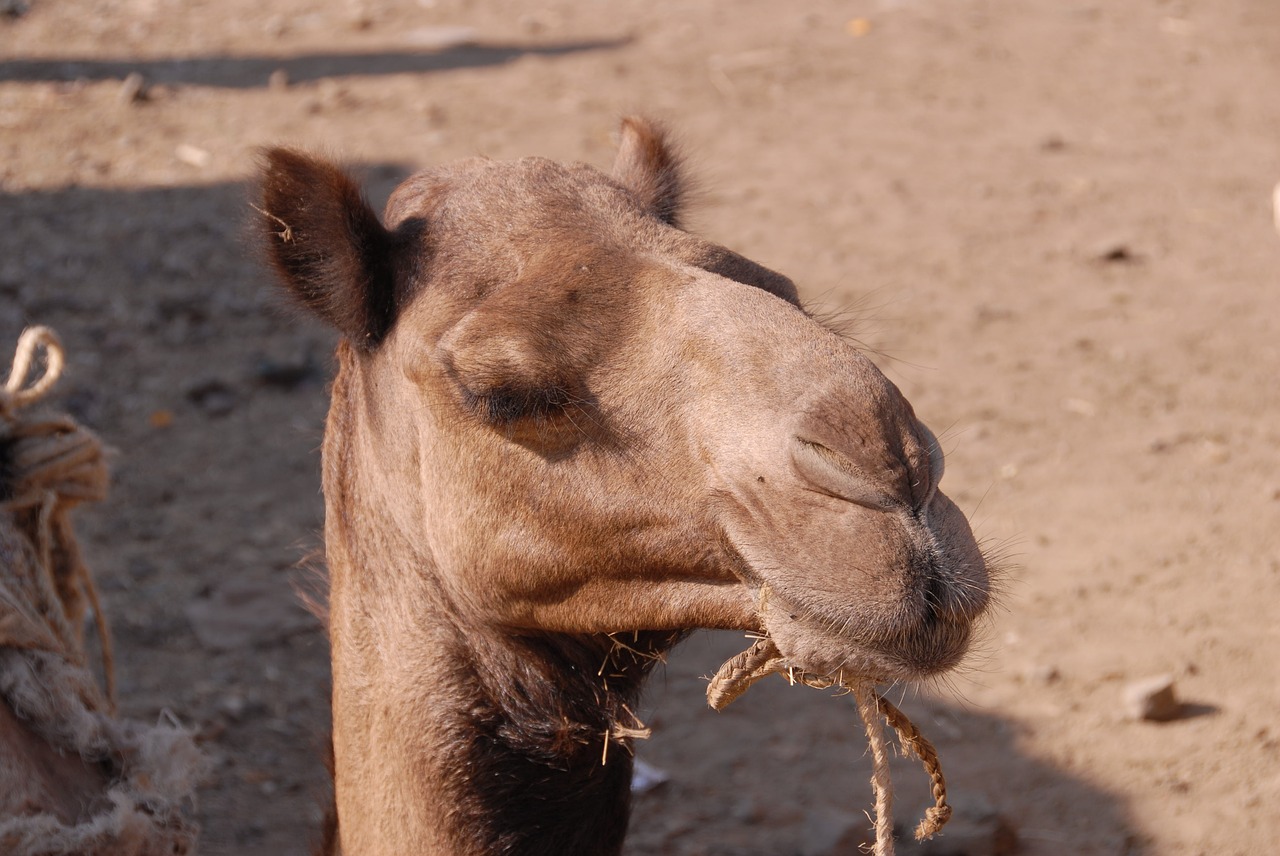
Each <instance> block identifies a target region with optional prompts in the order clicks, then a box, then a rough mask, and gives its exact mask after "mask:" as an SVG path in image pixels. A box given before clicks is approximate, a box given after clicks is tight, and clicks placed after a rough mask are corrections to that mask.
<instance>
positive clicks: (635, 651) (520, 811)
mask: <svg viewBox="0 0 1280 856" xmlns="http://www.w3.org/2000/svg"><path fill="white" fill-rule="evenodd" d="M674 641H675V639H674V638H673V637H672V636H671V634H637V635H634V636H633V635H632V634H627V639H626V640H625V642H619V641H617V640H614V639H612V638H611V637H607V636H605V637H567V636H541V637H498V638H490V639H482V640H480V641H479V643H478V644H477V642H476V640H475V639H474V638H469V639H468V644H469V645H471V646H472V653H473V659H472V660H471V662H470V663H469V664H468V665H467V666H466V667H463V669H462V670H460V673H459V674H458V675H457V677H458V678H460V679H462V683H461V684H460V685H461V686H463V687H465V688H466V693H465V696H466V697H468V698H467V703H466V707H465V709H461V708H459V709H456V715H457V720H456V721H455V722H454V723H453V727H452V728H449V729H447V730H448V732H449V733H450V735H451V738H452V740H451V742H450V746H449V751H448V753H447V754H446V756H445V757H444V758H443V759H442V760H443V764H442V767H443V769H442V770H441V773H442V775H443V776H444V777H445V780H446V781H454V782H459V783H465V784H463V785H462V786H461V787H459V788H458V789H457V791H456V793H455V795H454V796H455V800H456V805H457V806H458V811H457V812H456V814H455V815H454V816H455V817H457V818H458V820H459V822H460V825H461V827H462V828H461V829H459V830H458V831H459V832H460V833H462V834H463V835H464V836H466V837H467V838H469V839H471V840H474V841H484V842H487V844H486V845H485V846H484V847H482V848H479V850H480V851H481V852H487V853H510V854H566V853H575V854H602V856H603V854H616V853H618V852H620V851H621V847H622V840H623V836H624V835H625V833H626V826H627V819H628V816H629V812H630V782H631V770H632V755H631V753H632V751H633V750H632V746H631V742H632V739H633V738H634V736H636V735H637V734H638V733H641V732H640V730H641V729H642V728H643V726H642V725H641V724H640V722H639V721H638V720H637V719H636V717H635V715H634V713H633V710H634V708H635V706H636V702H637V700H638V697H639V694H640V690H641V685H642V683H643V681H644V678H645V676H646V675H647V674H648V672H649V670H650V668H651V666H652V665H653V662H654V659H655V654H657V653H659V651H660V650H665V648H667V647H670V645H671V644H674ZM466 672H470V674H469V675H467V674H466Z"/></svg>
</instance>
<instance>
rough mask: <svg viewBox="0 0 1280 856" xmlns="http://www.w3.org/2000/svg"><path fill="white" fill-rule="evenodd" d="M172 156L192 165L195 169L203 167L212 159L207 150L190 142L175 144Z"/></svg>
mask: <svg viewBox="0 0 1280 856" xmlns="http://www.w3.org/2000/svg"><path fill="white" fill-rule="evenodd" d="M173 156H174V157H176V158H177V159H178V160H180V161H181V162H182V163H185V164H186V165H187V166H193V167H195V168H196V169H204V168H205V167H207V166H208V165H209V163H210V162H211V161H212V160H213V155H211V154H209V152H208V151H206V150H205V149H202V148H200V147H199V146H193V145H191V144H190V143H179V144H178V145H177V146H175V147H174V149H173Z"/></svg>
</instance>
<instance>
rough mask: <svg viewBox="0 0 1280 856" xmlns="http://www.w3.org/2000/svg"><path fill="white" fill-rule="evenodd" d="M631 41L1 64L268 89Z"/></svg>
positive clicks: (18, 72)
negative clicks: (272, 83)
mask: <svg viewBox="0 0 1280 856" xmlns="http://www.w3.org/2000/svg"><path fill="white" fill-rule="evenodd" d="M628 41H629V40H628V39H599V40H594V41H581V42H565V43H561V44H550V45H482V44H468V45H456V46H452V47H446V48H443V49H440V50H425V49H424V50H418V51H415V50H405V51H382V52H375V53H315V54H304V55H301V56H285V55H281V56H243V57H236V56H210V57H187V58H175V59H152V60H142V59H74V58H65V57H50V58H32V59H15V60H9V61H7V62H0V81H72V80H123V79H124V78H125V77H127V76H128V75H130V74H133V73H135V72H136V73H138V74H141V75H142V76H143V77H144V78H145V79H146V80H147V82H148V83H153V84H154V83H159V84H167V85H173V86H188V85H196V86H219V87H227V88H232V89H251V88H254V87H262V86H266V85H267V83H268V80H269V79H270V77H271V75H272V74H273V73H275V72H277V71H283V72H284V73H285V74H286V75H287V76H288V80H289V82H291V83H307V82H312V81H316V80H322V79H324V78H329V77H349V76H356V75H386V74H427V73H430V72H437V71H453V70H456V69H466V68H480V67H484V66H496V65H505V64H507V63H510V62H514V61H515V60H517V59H520V58H521V57H526V56H540V57H552V58H554V57H562V56H568V55H571V54H576V53H582V52H585V51H600V50H613V49H616V48H619V47H622V46H624V45H626V44H627V43H628Z"/></svg>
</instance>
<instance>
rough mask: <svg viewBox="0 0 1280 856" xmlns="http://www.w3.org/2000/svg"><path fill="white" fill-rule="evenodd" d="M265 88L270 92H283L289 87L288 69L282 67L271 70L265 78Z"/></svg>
mask: <svg viewBox="0 0 1280 856" xmlns="http://www.w3.org/2000/svg"><path fill="white" fill-rule="evenodd" d="M267 88H268V89H270V90H271V91H272V92H283V91H284V90H286V89H288V88H289V71H288V70H287V69H283V68H277V69H276V70H275V71H273V72H271V75H270V76H269V77H268V78H267Z"/></svg>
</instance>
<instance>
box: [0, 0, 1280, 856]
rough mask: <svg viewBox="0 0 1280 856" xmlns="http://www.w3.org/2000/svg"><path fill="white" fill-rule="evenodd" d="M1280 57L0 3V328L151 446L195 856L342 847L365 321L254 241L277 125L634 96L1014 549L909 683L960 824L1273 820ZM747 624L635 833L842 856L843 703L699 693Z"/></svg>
mask: <svg viewBox="0 0 1280 856" xmlns="http://www.w3.org/2000/svg"><path fill="white" fill-rule="evenodd" d="M4 5H5V7H6V8H8V9H15V8H17V7H21V6H22V5H23V4H14V3H7V4H4ZM458 27H464V28H469V31H470V37H471V38H472V39H473V40H474V44H473V45H471V46H467V47H458V46H453V47H450V44H451V41H456V39H457V38H458V35H459V34H458V32H457V31H456V30H454V29H446V28H458ZM132 72H137V73H139V74H140V75H142V78H141V80H140V81H139V80H138V79H137V78H135V79H134V80H133V81H131V82H127V83H126V82H125V80H126V77H127V76H128V75H129V74H130V73H132ZM137 82H141V84H142V87H141V91H140V93H139V94H140V96H141V97H139V98H134V97H131V95H132V94H134V93H135V92H137V91H138V87H137V86H135V83H137ZM1278 85H1280V6H1278V5H1276V4H1275V3H1274V1H1273V0H1220V2H1216V3H1212V4H1210V3H1192V2H1189V0H1163V2H1161V0H1125V2H1121V0H1110V2H1106V0H1097V2H1092V3H1070V4H1067V3H1059V2H1054V0H1024V2H1019V3H998V2H994V0H880V2H872V0H865V2H831V0H815V1H814V2H810V3H806V4H803V6H801V5H800V4H792V5H787V6H784V5H783V4H777V3H772V2H764V0H750V2H748V1H747V0H743V2H728V0H710V2H688V3H681V2H673V0H663V2H653V1H652V0H615V2H608V3H605V2H599V1H598V0H580V2H569V1H568V0H548V2H545V3H540V4H535V5H522V4H517V3H514V2H501V0H477V2H464V0H387V2H347V3H344V2H337V0H335V2H328V3H322V2H303V0H282V2H276V3H261V2H247V0H219V2H201V1H200V0H187V2H177V0H113V1H112V2H107V0H100V1H99V2H90V0H82V2H72V1H71V0H68V2H53V0H35V2H34V3H32V4H30V8H29V10H27V11H26V12H25V14H22V15H20V16H17V17H14V16H12V15H8V16H0V342H13V341H15V340H16V336H17V334H18V332H19V330H20V329H21V327H22V326H23V325H24V324H26V323H32V322H39V323H46V324H51V325H53V326H55V327H56V328H57V329H58V330H60V331H61V333H62V335H63V337H64V338H65V340H66V343H67V345H68V348H69V351H70V354H71V359H72V367H71V370H70V374H69V377H68V378H67V380H66V381H65V382H64V384H63V388H62V391H63V396H62V401H63V403H64V404H65V405H66V406H67V407H69V408H70V409H71V410H72V411H73V412H74V413H75V414H76V415H78V416H79V417H80V418H82V419H83V420H84V421H85V422H87V423H88V424H89V425H91V426H92V427H93V428H95V429H96V430H97V431H99V432H100V433H101V434H102V436H103V437H104V438H106V439H107V440H108V441H109V442H110V443H111V444H112V446H113V447H114V448H115V449H116V454H115V457H114V471H115V487H114V493H113V497H112V499H111V501H110V502H109V503H108V504H107V505H105V506H104V507H102V508H97V509H87V510H86V511H85V512H84V513H82V514H81V515H80V523H81V530H82V532H83V533H84V536H85V540H86V542H87V552H88V555H89V556H90V557H91V559H92V564H93V566H94V568H95V570H96V572H97V574H98V577H99V579H100V581H101V585H102V587H103V589H104V596H105V601H106V608H107V612H108V613H109V615H110V618H111V621H112V623H113V625H114V628H115V633H116V638H117V643H118V652H117V656H118V660H119V664H120V667H119V672H120V680H121V687H122V691H123V694H124V698H125V708H126V711H127V712H128V713H129V714H131V715H134V716H138V717H143V718H151V717H154V716H157V715H158V714H159V712H160V711H162V710H164V709H168V710H170V711H172V712H173V713H174V714H176V715H177V716H178V717H179V718H180V719H181V720H182V721H184V722H186V723H188V724H190V725H191V726H192V727H193V728H194V729H197V730H198V732H199V734H200V739H201V741H202V744H203V746H204V748H205V749H206V750H207V752H208V753H209V755H210V757H211V759H212V762H213V766H212V772H211V773H210V775H209V777H208V780H207V783H206V785H205V787H204V788H203V790H202V794H201V814H202V820H203V824H204V827H205V843H204V852H205V853H209V854H233V853H234V854H272V856H286V854H289V856H291V854H301V853H304V852H306V850H307V847H308V845H309V842H310V841H311V839H312V837H313V833H314V830H315V828H316V824H317V822H318V815H319V812H318V808H317V806H318V804H319V803H320V802H321V801H322V799H323V797H324V788H325V778H326V777H325V773H324V770H323V767H322V764H321V762H320V756H321V753H320V750H319V747H320V745H321V744H322V743H323V740H324V734H325V729H326V717H327V714H326V710H325V708H326V693H327V661H326V647H325V642H324V639H323V637H322V636H321V634H320V633H319V632H318V630H317V629H316V627H315V626H314V624H311V623H309V622H308V621H307V618H306V616H305V615H304V614H303V613H302V612H301V611H300V610H298V609H297V607H295V606H294V605H293V602H292V594H291V585H292V584H293V583H294V582H296V580H297V579H298V578H299V576H300V575H301V572H299V571H298V570H296V568H295V565H296V563H297V562H298V560H299V558H300V557H301V556H302V555H304V554H305V553H306V552H307V551H308V550H311V549H314V548H315V546H316V545H317V543H318V536H317V533H318V530H319V528H320V526H321V502H320V498H319V495H318V472H317V469H318V466H317V464H318V461H317V456H316V448H317V445H318V442H319V437H320V431H321V424H322V419H323V414H324V410H325V406H326V405H325V393H324V380H325V376H326V375H327V373H328V371H329V366H330V363H329V358H328V353H329V351H330V349H331V347H332V340H331V338H330V336H329V335H328V334H327V333H326V332H324V331H322V330H320V329H318V328H315V327H312V326H308V325H307V324H305V323H302V322H298V321H296V320H293V319H290V318H288V317H287V316H286V315H285V314H283V313H281V312H280V311H279V310H278V306H277V303H276V299H275V297H274V295H273V293H272V291H271V290H270V288H269V285H268V283H267V281H266V277H265V275H264V273H263V272H262V270H261V269H260V267H259V266H258V265H257V264H255V262H254V260H253V254H252V252H251V251H250V250H249V249H248V248H247V247H246V244H245V242H244V241H243V240H242V235H243V231H244V225H243V224H244V220H245V213H246V210H247V208H246V205H247V202H246V200H247V192H246V189H245V188H246V185H245V182H246V181H247V180H248V179H249V177H250V176H251V174H252V171H253V165H254V152H255V149H256V148H257V147H259V146H262V145H264V144H268V143H276V142H290V143H296V144H301V145H304V146H307V147H310V148H316V149H321V150H327V151H329V152H333V153H336V154H338V155H340V156H341V157H342V158H344V159H346V160H347V161H348V162H349V163H351V164H353V165H356V166H357V167H358V168H359V169H360V170H361V171H362V174H363V175H364V176H365V177H366V179H367V180H368V181H369V183H370V186H371V188H372V190H371V192H372V195H373V196H374V197H375V198H379V197H384V196H385V194H386V193H387V192H388V191H389V189H390V187H391V186H392V185H393V184H394V183H395V182H396V181H397V180H398V179H399V178H401V177H403V176H404V175H405V174H407V173H408V172H410V171H412V170H413V169H416V168H418V167H420V166H424V165H428V164H432V163H436V162H440V161H443V160H448V159H452V158H456V157H460V156H467V155H471V154H475V153H481V154H486V155H490V156H493V157H514V156H519V155H525V154H542V155H547V156H550V157H554V158H558V159H577V160H584V161H587V162H590V163H593V164H597V165H601V166H604V165H607V164H608V163H609V161H610V159H611V155H612V152H611V145H612V143H611V133H612V132H613V130H614V128H615V127H616V120H617V117H618V116H619V115H621V114H623V113H626V112H630V111H637V110H638V111H643V112H645V113H648V114H650V115H653V116H656V117H658V118H660V119H662V120H664V121H666V122H667V123H669V124H670V125H671V126H672V127H673V128H675V129H676V130H677V131H678V133H679V135H680V137H681V139H682V140H683V142H684V146H685V148H686V150H687V151H688V153H689V155H690V157H691V164H692V168H693V171H694V174H695V175H696V176H697V177H698V179H699V186H700V193H699V194H698V196H699V200H698V205H697V208H696V211H695V213H694V216H693V218H692V219H693V223H694V226H695V228H696V229H697V230H698V231H700V232H702V233H703V234H705V235H707V236H709V237H711V238H713V239H714V240H716V241H718V242H721V243H723V244H726V245H728V246H730V247H732V248H734V249H737V250H739V251H741V252H743V253H745V254H747V255H749V256H751V257H753V258H755V259H757V260H759V261H761V262H762V263H764V264H767V265H769V266H771V267H774V268H776V269H778V270H781V271H783V272H786V273H787V274H788V275H790V276H791V277H793V278H794V279H795V280H796V281H797V282H798V283H799V284H800V285H801V288H802V291H803V292H804V294H805V296H806V297H807V298H808V299H809V300H811V301H813V302H815V303H818V304H821V305H823V306H826V307H830V308H832V309H833V310H838V309H845V310H846V311H848V312H849V313H850V315H851V317H852V318H853V320H854V335H856V336H857V337H858V338H859V339H860V340H861V341H862V342H864V343H865V344H866V345H867V347H868V348H870V349H872V350H874V351H875V352H876V353H877V354H879V356H878V357H877V359H878V361H879V363H880V365H881V366H882V367H883V368H884V369H885V370H886V371H887V372H888V373H889V374H890V376H891V377H892V378H893V379H894V380H895V382H897V383H898V384H899V385H900V386H901V387H902V388H903V389H904V391H905V392H906V393H907V395H908V397H909V398H910V399H911V400H912V401H913V402H914V404H915V406H916V409H917V412H918V413H920V414H921V415H922V417H923V418H924V419H925V420H926V421H927V422H929V423H930V424H931V425H932V426H933V427H934V428H935V429H936V430H937V431H938V432H939V434H941V435H942V437H943V438H944V441H945V445H946V447H947V452H948V472H947V477H946V480H945V482H944V487H945V488H946V489H947V490H948V492H949V493H950V494H951V495H952V497H953V498H955V499H956V500H957V502H958V503H959V504H960V505H961V507H963V508H964V509H965V510H966V511H967V512H968V513H969V514H970V515H971V517H972V519H973V521H974V524H975V528H976V529H977V530H978V532H979V533H980V535H981V536H982V537H984V538H986V539H988V540H989V543H990V544H992V545H993V546H994V547H996V548H998V549H999V550H1001V551H1002V552H1003V553H1004V554H1006V555H1008V556H1009V557H1010V561H1011V562H1012V563H1013V564H1014V565H1015V566H1016V567H1015V569H1014V570H1013V572H1012V573H1011V574H1010V575H1009V577H1008V579H1007V581H1006V586H1005V595H1004V598H1003V608H1002V609H1001V611H1000V612H999V613H998V614H997V615H996V616H995V618H994V620H993V621H992V623H991V626H990V628H989V630H988V632H987V634H986V641H985V643H984V644H983V646H982V648H981V650H980V651H979V652H977V654H976V656H975V657H974V659H973V660H972V661H971V664H970V666H969V667H968V668H966V669H965V670H963V671H962V672H961V673H959V674H958V675H956V676H954V677H952V678H951V679H950V680H948V681H946V682H943V683H940V684H939V685H937V686H932V687H923V688H910V689H907V690H905V691H902V692H901V693H900V696H899V697H902V698H904V699H905V701H904V705H905V707H906V709H907V710H908V711H909V712H910V713H911V714H912V715H913V716H915V717H916V718H917V721H919V722H920V724H921V725H922V727H923V728H924V729H925V730H926V732H928V733H929V734H931V735H932V736H933V737H934V738H935V740H936V742H937V744H938V747H939V749H940V750H941V752H942V756H943V760H944V762H945V763H946V765H947V769H948V774H949V778H950V781H951V783H952V787H953V789H954V791H955V792H956V795H957V801H958V802H959V803H960V807H961V810H962V814H963V813H964V811H965V806H969V807H970V809H969V812H970V816H979V815H982V814H984V813H989V812H992V811H994V812H996V813H999V814H1001V815H1003V816H1004V817H1005V818H1006V820H1007V822H1008V823H1009V825H1010V826H1012V827H1013V828H1014V829H1015V830H1016V831H1017V833H1018V836H1019V838H1020V841H1021V852H1024V853H1029V854H1122V853H1134V854H1136V853H1144V854H1169V856H1173V854H1178V856H1182V854H1215V856H1226V854H1264V853H1271V852H1274V850H1275V844H1274V841H1275V836H1276V832H1277V830H1278V829H1280V809H1277V805H1280V764H1278V763H1277V762H1278V761H1280V718H1278V711H1280V682H1278V678H1280V667H1277V655H1278V654H1280V630H1278V629H1277V628H1278V627H1280V624H1278V623H1277V620H1276V616H1275V613H1276V610H1277V605H1278V604H1280V466H1278V464H1280V451H1278V450H1280V427H1277V426H1278V420H1277V417H1278V416H1280V396H1278V391H1277V378H1278V377H1280V290H1277V284H1278V283H1277V271H1278V270H1280V267H1278V263H1280V238H1277V235H1276V233H1275V230H1274V228H1273V225H1272V219H1271V217H1272V214H1271V210H1270V194H1271V188H1272V186H1273V184H1274V183H1275V182H1276V181H1277V180H1278V179H1280V99H1278V98H1277V97H1276V93H1277V91H1280V89H1278V88H1277V87H1278ZM303 576H305V575H303ZM741 644H742V641H741V640H740V639H735V638H726V637H723V636H703V637H699V638H697V639H695V640H694V641H693V642H691V643H689V644H688V645H687V646H686V648H684V649H683V650H682V651H681V652H679V653H678V654H677V656H676V657H675V658H673V661H672V662H671V664H670V666H669V667H668V668H667V670H666V671H665V673H664V674H662V675H660V676H659V677H658V678H657V679H656V680H655V681H654V692H653V694H652V697H651V703H650V705H649V709H648V711H647V716H648V718H649V720H650V722H651V724H652V725H653V726H654V735H653V738H652V739H651V740H650V741H649V742H648V743H646V744H645V745H643V746H642V747H641V749H640V756H641V758H642V759H644V760H646V761H648V762H649V763H652V764H654V765H656V766H658V767H659V768H661V769H662V770H664V771H665V772H666V773H668V774H669V775H670V781H669V782H668V783H667V784H666V785H664V786H662V787H660V788H658V789H656V790H654V791H652V792H651V793H649V794H646V795H644V796H642V797H640V798H639V800H638V803H637V810H636V814H635V818H634V821H633V826H632V830H633V831H632V836H631V839H630V844H629V849H628V853H629V854H634V856H640V854H658V853H664V854H796V853H819V852H821V853H828V854H832V856H834V854H835V853H836V852H837V850H836V849H833V848H832V847H830V846H829V845H828V844H827V843H824V842H825V841H826V838H829V837H830V836H829V831H830V829H832V828H833V826H834V828H837V829H839V828H843V826H847V825H848V824H849V823H850V822H851V820H850V818H852V819H853V821H856V822H857V823H858V824H860V825H865V821H863V819H862V818H861V812H862V811H863V810H864V809H865V808H866V807H868V806H869V795H868V789H867V785H866V777H867V771H868V769H869V766H868V762H867V761H866V759H865V758H864V757H863V744H862V741H861V739H860V737H859V735H858V732H857V728H856V726H855V720H854V716H853V710H852V707H851V705H850V704H849V703H848V702H847V701H846V700H833V699H830V698H826V697H824V696H823V695H822V694H820V693H816V692H812V691H807V690H800V689H790V688H788V687H787V686H786V685H785V684H783V683H782V682H781V681H774V682H773V684H772V685H768V686H761V687H760V688H758V689H757V690H755V691H753V693H752V694H751V695H749V696H748V697H746V698H745V699H743V700H742V701H741V702H739V703H738V705H736V706H735V707H734V708H731V709H730V710H729V711H728V712H726V713H724V714H719V715H717V714H713V713H712V712H710V711H708V710H706V709H705V707H704V706H703V701H702V693H703V689H704V687H705V682H704V681H703V680H702V676H704V675H707V674H710V673H711V672H712V671H714V669H715V667H716V666H717V665H718V664H719V662H720V660H721V658H722V657H724V656H727V655H729V654H731V653H734V651H735V650H736V649H737V648H739V647H740V646H741ZM1165 673H1168V674H1172V675H1173V676H1174V677H1175V679H1176V681H1177V689H1178V692H1179V694H1180V695H1181V697H1182V698H1183V699H1184V701H1185V702H1186V705H1185V707H1184V711H1183V716H1182V717H1180V718H1179V719H1177V720H1176V721H1173V722H1169V723H1165V724H1152V723H1142V722H1134V721H1129V720H1127V719H1126V718H1125V715H1124V709H1123V704H1122V692H1123V689H1124V687H1125V686H1126V684H1127V683H1128V682H1130V681H1132V680H1136V679H1140V678H1144V677H1148V676H1152V675H1159V674H1165ZM899 772H900V775H899V778H900V780H902V781H903V785H902V787H903V788H904V796H903V800H902V810H901V815H902V819H903V820H904V821H907V822H910V821H911V818H910V817H909V814H910V812H911V811H913V810H914V809H915V808H916V807H917V806H918V805H919V795H918V793H919V792H922V787H921V786H920V784H919V777H918V776H914V775H913V773H912V771H911V769H910V768H909V767H903V768H901V770H900V771H899ZM912 788H915V791H912V790H911V789H912ZM913 793H914V794H916V796H912V794H913ZM987 849H988V850H990V848H987ZM931 852H935V853H938V852H944V851H942V850H934V851H931ZM970 852H971V853H972V854H974V856H977V854H978V853H979V852H982V848H977V849H972V850H971V851H970Z"/></svg>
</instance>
